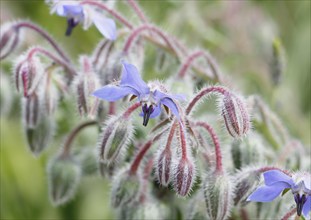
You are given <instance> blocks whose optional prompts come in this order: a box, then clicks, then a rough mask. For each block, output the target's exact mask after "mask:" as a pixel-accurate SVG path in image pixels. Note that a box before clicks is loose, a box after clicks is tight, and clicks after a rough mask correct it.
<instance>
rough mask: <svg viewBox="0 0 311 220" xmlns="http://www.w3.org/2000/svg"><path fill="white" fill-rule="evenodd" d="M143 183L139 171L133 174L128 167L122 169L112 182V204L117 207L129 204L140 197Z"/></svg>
mask: <svg viewBox="0 0 311 220" xmlns="http://www.w3.org/2000/svg"><path fill="white" fill-rule="evenodd" d="M141 185H142V178H141V177H140V175H139V174H138V173H137V174H135V175H132V174H130V173H129V171H128V169H125V170H121V171H120V172H119V173H117V174H116V176H115V177H114V180H113V182H112V190H111V204H112V206H113V207H115V208H117V207H119V206H123V205H129V204H131V203H133V202H135V201H136V200H137V199H138V195H139V191H140V188H141Z"/></svg>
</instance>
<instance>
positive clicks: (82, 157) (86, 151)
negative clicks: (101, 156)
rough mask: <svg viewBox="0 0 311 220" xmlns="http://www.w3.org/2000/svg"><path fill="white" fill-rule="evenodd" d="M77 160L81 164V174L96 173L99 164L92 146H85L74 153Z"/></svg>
mask: <svg viewBox="0 0 311 220" xmlns="http://www.w3.org/2000/svg"><path fill="white" fill-rule="evenodd" d="M75 158H77V161H79V163H80V164H81V168H82V174H83V175H93V174H97V172H98V170H99V164H98V161H97V157H96V151H95V150H94V149H93V148H90V147H85V148H83V149H82V150H80V151H79V152H77V154H76V155H75Z"/></svg>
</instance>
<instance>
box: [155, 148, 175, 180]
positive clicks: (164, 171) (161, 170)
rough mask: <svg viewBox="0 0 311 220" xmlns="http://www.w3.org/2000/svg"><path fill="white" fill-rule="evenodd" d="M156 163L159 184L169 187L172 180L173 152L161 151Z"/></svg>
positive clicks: (168, 150)
mask: <svg viewBox="0 0 311 220" xmlns="http://www.w3.org/2000/svg"><path fill="white" fill-rule="evenodd" d="M156 161H157V163H156V172H157V177H158V180H159V183H160V184H162V185H163V186H167V185H168V184H169V182H170V180H171V172H172V151H171V150H170V149H164V150H161V152H160V153H159V154H158V156H157V159H156Z"/></svg>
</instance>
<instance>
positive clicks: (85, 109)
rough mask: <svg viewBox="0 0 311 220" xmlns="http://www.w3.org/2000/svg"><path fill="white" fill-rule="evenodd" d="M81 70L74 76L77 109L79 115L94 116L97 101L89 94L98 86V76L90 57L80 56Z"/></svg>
mask: <svg viewBox="0 0 311 220" xmlns="http://www.w3.org/2000/svg"><path fill="white" fill-rule="evenodd" d="M80 63H81V72H80V73H79V74H78V75H77V76H76V78H75V82H74V84H73V85H74V89H75V90H76V91H75V92H76V94H77V102H78V109H79V113H80V115H81V116H82V115H87V116H89V117H94V116H95V113H96V112H97V111H96V110H97V107H98V102H97V101H96V98H95V97H93V96H91V94H92V93H93V92H94V91H95V90H96V89H98V88H99V86H100V85H99V78H98V76H97V75H96V73H95V72H94V70H93V67H92V63H91V61H90V59H89V58H88V57H86V56H82V57H80Z"/></svg>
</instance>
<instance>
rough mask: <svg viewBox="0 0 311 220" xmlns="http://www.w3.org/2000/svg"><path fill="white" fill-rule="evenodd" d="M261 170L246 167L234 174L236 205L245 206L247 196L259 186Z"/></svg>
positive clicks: (234, 199)
mask: <svg viewBox="0 0 311 220" xmlns="http://www.w3.org/2000/svg"><path fill="white" fill-rule="evenodd" d="M260 175H261V172H260V171H259V170H258V169H256V168H245V169H243V170H241V171H239V172H238V173H237V174H236V175H235V176H234V180H235V181H234V183H235V190H234V191H235V194H234V198H233V201H234V205H238V204H240V205H241V206H245V205H246V204H247V203H248V202H247V201H246V200H247V197H248V196H249V195H250V194H251V193H252V192H253V191H254V190H255V189H256V188H257V187H258V185H259V183H260Z"/></svg>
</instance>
